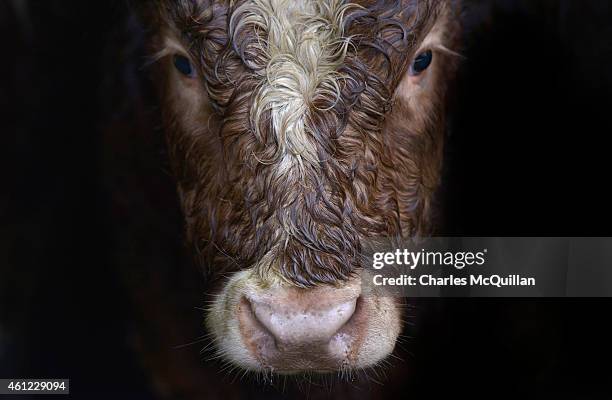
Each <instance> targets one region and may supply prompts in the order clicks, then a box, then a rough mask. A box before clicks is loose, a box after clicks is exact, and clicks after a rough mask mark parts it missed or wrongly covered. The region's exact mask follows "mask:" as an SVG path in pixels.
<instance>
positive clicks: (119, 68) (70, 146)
mask: <svg viewBox="0 0 612 400" xmlns="http://www.w3.org/2000/svg"><path fill="white" fill-rule="evenodd" d="M127 15H128V8H127V6H126V5H125V4H124V3H123V2H121V1H109V2H84V1H72V0H70V1H69V0H64V1H54V0H49V1H45V2H20V1H13V2H10V1H5V2H2V3H1V4H0V30H1V32H0V43H2V46H1V48H2V52H3V55H2V57H1V60H0V110H1V113H2V114H1V115H2V120H1V121H0V130H1V132H2V139H1V141H0V143H1V144H2V145H1V146H0V154H1V157H0V171H1V175H0V178H1V181H0V182H1V185H2V189H1V190H0V377H58V378H59V377H68V378H71V380H72V385H73V393H74V397H79V398H108V396H110V395H111V394H115V395H116V397H120V396H119V395H118V393H120V394H122V395H123V396H124V397H129V398H132V399H137V398H143V399H144V398H155V390H154V389H153V385H152V383H151V381H150V379H149V378H148V375H147V371H146V369H145V368H143V367H141V363H140V362H139V359H138V356H137V355H136V353H135V352H134V351H133V350H132V348H131V346H130V342H129V340H128V337H129V330H130V329H132V328H131V325H130V322H129V317H128V315H129V312H128V311H127V310H126V309H127V307H128V306H127V304H128V303H129V302H128V300H127V296H128V295H127V294H126V293H125V291H124V290H122V285H121V284H120V279H119V273H118V272H117V269H116V268H115V267H114V265H113V263H114V261H113V260H114V258H113V257H114V256H113V254H114V250H113V248H114V247H115V246H116V238H115V233H114V232H115V231H114V230H113V228H112V224H110V223H109V221H111V220H113V219H116V218H117V215H116V213H115V212H114V208H113V206H112V200H111V199H112V198H113V195H112V193H111V191H112V188H109V186H108V185H107V184H106V182H107V178H106V174H107V169H108V168H107V165H108V160H106V159H105V152H104V151H102V150H101V148H102V147H103V146H104V145H105V143H106V142H105V140H104V139H103V137H102V132H103V129H104V126H105V123H106V121H108V120H109V114H112V113H116V112H117V109H119V110H121V109H122V107H128V106H125V105H124V104H123V103H129V99H130V98H132V97H130V96H121V95H118V94H117V92H116V90H117V89H115V88H116V87H122V88H125V87H126V86H127V87H128V88H129V85H130V81H131V79H132V78H131V77H132V76H133V75H134V74H135V75H137V74H139V73H141V72H142V70H141V69H140V67H139V65H140V61H136V62H135V64H130V62H128V59H131V58H130V57H127V56H125V55H124V54H123V53H121V52H117V51H115V49H117V48H119V47H121V46H123V45H127V46H128V47H129V46H132V45H131V44H130V42H129V41H128V42H127V43H126V42H125V41H122V39H121V38H123V36H121V35H119V34H117V32H118V31H121V30H122V29H123V27H124V26H125V24H124V21H125V20H126V16H127ZM611 21H612V10H611V5H610V3H609V2H608V1H604V0H602V1H588V2H583V1H497V2H476V3H474V4H472V5H471V7H470V8H468V10H467V11H466V22H465V25H466V30H467V32H466V37H465V43H466V46H465V51H464V54H465V56H466V59H465V60H464V64H463V66H462V68H461V70H460V73H459V79H458V82H457V87H456V91H455V94H454V96H453V99H454V100H453V105H454V112H453V114H452V115H453V117H452V119H451V121H450V123H449V132H450V136H449V141H448V146H447V162H446V165H445V176H444V184H443V196H442V197H441V198H442V199H443V203H444V209H445V215H446V223H445V225H444V228H443V231H444V232H445V233H447V234H457V235H471V236H611V233H612V228H611V223H612V211H610V206H611V205H612V195H611V194H610V190H609V187H610V181H611V180H612V179H611V178H610V170H611V168H610V160H611V157H610V155H609V152H610V147H609V142H610V141H609V140H608V137H609V135H611V134H612V129H611V128H612V122H611V121H612V102H611V100H610V94H611V93H612V65H611V64H612V63H611V61H612V39H611V38H612V22H611ZM132 39H133V41H134V43H135V44H134V45H133V47H134V48H136V49H137V48H138V42H139V38H132ZM132 53H134V54H136V56H137V57H136V59H137V60H138V54H139V53H138V50H133V51H132ZM134 65H136V67H134ZM126 69H127V70H129V71H131V72H128V73H125V72H124V70H126ZM125 74H127V75H128V77H127V78H126V76H125ZM130 74H132V75H130ZM117 80H120V81H122V84H121V85H117V84H116V83H115V81H117ZM125 82H127V84H126V83H125ZM139 96H140V98H142V97H147V94H146V93H145V95H143V94H140V95H139ZM146 103H147V102H146V101H145V104H146ZM158 142H161V140H159V138H157V139H154V140H153V143H155V144H157V143H158ZM159 154H160V157H159V158H160V160H161V161H160V164H159V171H157V172H156V173H160V174H161V175H163V176H166V175H167V174H166V173H165V172H164V169H165V164H164V161H163V160H164V157H163V149H162V148H161V146H160V150H159ZM160 182H161V183H160V185H167V187H168V191H169V192H171V190H172V188H171V181H170V179H161V180H160ZM135 189H136V190H137V188H135ZM177 218H180V217H178V214H177ZM176 224H180V220H179V221H178V222H176ZM133 240H135V241H137V240H140V239H139V238H134V239H133ZM416 303H417V304H416V305H417V311H416V312H415V313H416V314H418V318H416V321H418V323H417V324H416V326H414V327H409V328H408V329H409V331H410V332H409V333H410V335H411V336H414V339H412V340H411V341H410V343H409V344H408V345H407V346H406V347H408V350H406V351H405V352H406V354H405V355H407V357H406V358H407V359H408V361H407V362H408V363H410V364H411V365H412V368H411V372H410V376H406V380H408V381H410V384H409V386H408V387H409V389H410V393H396V394H397V395H400V394H402V395H415V396H417V397H418V395H421V394H422V395H427V397H429V396H431V395H440V394H449V395H457V394H459V393H463V394H472V395H478V394H480V395H483V394H484V395H489V396H492V397H498V396H501V397H504V396H505V395H508V396H509V395H513V394H521V395H524V396H527V397H531V396H535V395H538V396H539V397H549V396H550V397H552V396H553V395H554V396H555V397H569V398H604V397H607V396H609V395H610V383H609V378H610V372H611V370H610V367H609V365H610V359H611V357H612V351H611V349H612V346H611V345H610V337H612V330H610V328H609V327H608V325H609V324H608V320H609V318H610V306H611V305H612V302H610V301H609V299H538V300H535V299H515V300H508V299H454V300H453V299H446V300H440V299H438V300H424V299H421V300H418V301H417V302H416ZM198 305H200V304H194V306H198ZM196 317H197V316H196ZM172 344H175V343H172ZM196 350H197V349H194V351H196ZM109 382H112V384H111V385H109ZM220 384H229V383H220ZM79 395H81V396H79ZM268 395H270V393H268ZM606 395H607V396H606ZM252 396H253V397H259V395H258V394H257V393H253V394H252ZM364 396H367V392H366V393H364Z"/></svg>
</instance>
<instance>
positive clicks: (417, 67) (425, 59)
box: [410, 50, 433, 75]
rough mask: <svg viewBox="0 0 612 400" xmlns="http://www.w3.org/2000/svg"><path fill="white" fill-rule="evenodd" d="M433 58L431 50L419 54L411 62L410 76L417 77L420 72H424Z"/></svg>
mask: <svg viewBox="0 0 612 400" xmlns="http://www.w3.org/2000/svg"><path fill="white" fill-rule="evenodd" d="M432 58H433V53H432V52H431V50H426V51H424V52H422V53H419V54H418V55H417V56H416V57H415V58H414V61H413V62H412V65H411V66H410V73H411V75H419V74H420V73H421V72H423V71H425V70H426V69H427V67H429V65H430V64H431V60H432Z"/></svg>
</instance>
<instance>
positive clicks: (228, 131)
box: [151, 0, 458, 287]
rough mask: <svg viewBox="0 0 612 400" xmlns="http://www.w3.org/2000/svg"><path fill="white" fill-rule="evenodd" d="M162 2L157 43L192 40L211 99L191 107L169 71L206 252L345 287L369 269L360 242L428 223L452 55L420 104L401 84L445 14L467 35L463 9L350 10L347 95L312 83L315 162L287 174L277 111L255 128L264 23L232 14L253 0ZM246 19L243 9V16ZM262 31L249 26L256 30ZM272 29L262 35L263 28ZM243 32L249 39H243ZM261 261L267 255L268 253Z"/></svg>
mask: <svg viewBox="0 0 612 400" xmlns="http://www.w3.org/2000/svg"><path fill="white" fill-rule="evenodd" d="M197 3H199V4H196V2H192V1H178V2H165V1H158V2H156V7H155V9H154V10H152V11H153V14H151V15H154V16H155V17H154V18H152V20H153V21H155V22H154V24H155V29H156V35H155V38H156V40H157V42H155V41H154V49H155V50H159V48H160V46H162V41H163V38H164V37H165V36H167V35H168V32H173V33H174V34H175V35H177V36H178V37H179V38H180V40H182V41H183V45H184V47H185V48H187V49H188V50H189V53H190V55H191V58H192V59H193V60H195V62H196V68H197V69H198V74H199V77H201V78H199V79H200V81H199V83H198V84H197V85H201V87H200V88H197V89H196V90H199V89H203V90H202V93H204V92H205V93H206V98H205V99H202V98H199V100H198V104H199V105H200V106H201V107H200V108H199V109H198V110H196V111H194V112H190V113H186V112H185V111H184V107H181V106H177V102H176V99H175V97H176V96H175V95H173V93H172V89H171V88H169V86H171V85H173V84H174V82H173V80H172V79H171V78H170V72H169V71H168V69H169V68H172V66H171V62H160V63H159V66H160V69H159V71H158V72H159V75H158V78H159V79H160V80H161V81H165V82H164V83H161V84H160V88H161V91H160V93H161V97H162V99H163V101H164V102H165V105H164V106H163V107H162V110H163V117H164V121H165V125H166V132H167V142H168V146H169V149H170V155H171V160H172V164H173V169H174V173H175V176H176V178H177V180H178V186H179V193H180V194H181V199H182V206H183V210H184V214H185V217H186V221H187V232H188V238H189V241H190V243H192V244H193V245H194V247H195V249H196V251H197V254H199V255H200V256H201V259H202V261H203V262H204V263H205V264H207V265H210V266H213V267H214V269H215V271H222V270H223V271H228V270H237V269H241V268H247V267H252V266H256V265H257V266H258V271H259V273H260V274H261V275H262V276H266V275H268V274H270V273H272V274H275V275H278V276H279V277H280V278H282V279H284V280H285V281H288V282H290V283H291V284H294V285H297V286H300V287H312V286H315V285H319V284H334V283H337V282H339V281H343V280H346V279H347V278H348V277H350V276H351V275H352V274H353V272H354V271H355V270H356V269H358V268H360V267H362V259H361V256H360V254H361V241H362V240H363V239H364V238H368V237H373V236H387V237H388V236H391V237H401V236H407V235H417V234H423V233H426V232H427V231H428V229H429V227H430V220H431V215H432V198H433V195H434V192H435V190H436V187H437V185H438V181H439V171H440V165H441V155H442V143H443V127H444V93H445V91H446V90H445V89H446V88H445V86H446V81H447V80H446V77H447V76H448V75H450V74H451V72H452V69H453V68H454V64H455V60H454V59H453V57H452V56H449V55H446V54H436V57H440V58H442V60H438V61H437V64H436V65H437V66H436V68H435V71H432V77H431V79H432V80H433V82H430V84H432V85H433V86H434V88H435V89H434V90H431V91H429V92H428V93H427V95H426V97H425V98H422V99H419V106H420V108H419V110H426V114H425V115H418V114H416V113H415V110H416V108H415V107H414V106H411V105H410V104H409V100H408V99H405V98H402V97H401V96H398V95H397V94H396V88H397V86H398V85H399V83H400V82H401V81H402V78H403V77H404V76H405V75H406V73H407V69H408V67H409V65H410V62H411V60H412V57H413V55H414V52H415V51H416V50H417V48H418V45H419V43H420V41H421V40H422V39H423V38H424V36H425V35H426V34H427V33H428V32H429V31H430V30H431V29H432V27H433V25H434V23H436V21H439V20H440V19H441V18H443V19H446V20H447V21H446V22H445V23H446V24H447V25H448V29H447V32H448V33H447V37H445V43H444V45H445V46H446V47H450V48H451V49H452V48H453V46H455V45H456V42H457V32H458V30H457V27H456V26H455V22H454V21H455V18H454V16H453V13H454V12H456V9H455V8H453V7H451V6H450V5H449V3H448V2H442V1H404V2H386V1H379V2H369V1H368V2H363V1H362V2H360V5H361V6H363V7H361V8H355V9H351V10H350V11H349V12H348V13H347V15H346V16H345V18H344V20H343V21H344V27H343V29H344V32H345V35H346V37H348V38H350V43H349V45H348V46H347V50H346V51H347V53H346V55H345V59H344V62H343V64H342V65H341V66H340V68H339V70H338V72H339V73H341V74H342V76H344V77H345V78H344V79H339V80H338V85H339V89H340V93H341V96H340V98H339V99H338V98H335V97H334V96H329V95H328V94H327V93H326V92H324V91H315V92H314V94H313V96H311V97H310V98H309V99H308V103H307V105H308V110H307V115H306V126H307V128H308V130H307V132H308V135H309V141H310V143H311V144H313V145H314V148H315V149H316V155H317V158H318V162H316V163H314V164H308V165H305V166H304V167H303V168H302V169H301V170H300V174H279V173H278V165H277V164H278V163H277V162H269V163H268V162H263V161H262V160H275V155H276V154H277V153H278V147H279V146H280V143H279V142H278V140H275V135H274V132H271V128H270V124H269V123H268V122H269V119H270V115H269V111H268V112H266V113H264V116H263V118H262V119H261V120H260V121H261V122H259V123H260V126H259V127H258V129H256V127H255V126H252V121H253V119H252V118H251V115H250V112H251V111H250V110H251V108H252V102H253V96H254V94H255V93H256V90H257V88H258V86H259V85H260V84H261V79H262V78H261V74H260V73H259V72H258V68H262V63H263V60H262V59H261V58H262V55H261V54H260V53H258V51H257V49H258V46H257V45H256V43H257V41H258V40H260V39H261V38H260V37H258V36H257V35H255V34H253V32H255V31H254V30H248V29H247V28H248V27H247V28H244V31H240V32H237V33H236V34H235V35H234V36H233V37H234V41H233V42H232V41H230V35H229V33H228V29H229V28H228V25H229V17H230V16H231V15H232V12H233V10H234V9H235V8H237V7H238V6H239V5H240V4H241V3H242V2H234V4H233V5H231V6H230V5H228V4H225V3H217V2H214V4H213V3H211V2H209V1H206V0H205V1H201V2H197ZM238 18H239V17H238ZM251 28H252V27H251ZM260 35H265V32H260ZM236 39H239V40H236ZM262 260H269V262H267V263H262Z"/></svg>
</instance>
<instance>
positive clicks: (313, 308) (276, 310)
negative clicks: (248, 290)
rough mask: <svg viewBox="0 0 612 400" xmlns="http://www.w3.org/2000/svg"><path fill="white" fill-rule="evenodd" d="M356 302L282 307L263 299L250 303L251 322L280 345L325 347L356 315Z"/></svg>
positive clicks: (291, 304)
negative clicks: (255, 323)
mask: <svg viewBox="0 0 612 400" xmlns="http://www.w3.org/2000/svg"><path fill="white" fill-rule="evenodd" d="M356 300H357V299H351V300H346V301H342V302H337V303H334V302H333V301H330V300H329V299H328V300H327V301H325V299H321V302H320V303H318V304H312V302H310V303H309V304H307V305H306V306H301V305H300V304H299V302H297V304H296V302H291V303H289V304H283V303H282V302H277V301H274V299H266V301H261V300H260V301H257V300H250V301H249V303H250V307H251V310H252V312H253V316H254V318H255V319H256V320H257V322H258V323H259V324H260V325H261V326H262V327H263V328H265V330H267V331H268V332H269V333H270V334H271V335H272V336H273V337H274V339H275V341H276V342H277V344H281V345H303V344H310V343H328V342H329V341H330V340H331V338H332V337H333V335H334V334H335V333H336V332H338V330H340V329H341V328H342V326H344V324H346V323H347V321H348V320H349V319H350V318H351V316H352V315H353V313H354V312H355V307H356Z"/></svg>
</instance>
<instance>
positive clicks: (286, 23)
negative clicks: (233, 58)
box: [230, 0, 356, 175]
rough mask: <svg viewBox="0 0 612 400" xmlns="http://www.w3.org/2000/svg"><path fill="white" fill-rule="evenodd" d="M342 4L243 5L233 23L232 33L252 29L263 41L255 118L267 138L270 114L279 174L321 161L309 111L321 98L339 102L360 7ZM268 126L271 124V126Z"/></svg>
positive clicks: (285, 0)
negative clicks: (351, 20)
mask: <svg viewBox="0 0 612 400" xmlns="http://www.w3.org/2000/svg"><path fill="white" fill-rule="evenodd" d="M343 3H344V2H343V1H340V0H327V1H325V0H253V1H248V2H246V3H244V4H242V5H241V6H240V7H238V8H237V9H236V10H235V11H234V13H233V16H232V21H230V29H231V35H232V36H233V37H235V35H236V33H237V32H239V31H241V30H242V29H252V30H253V33H254V34H257V35H258V37H260V38H261V40H260V42H259V49H258V50H259V51H260V52H261V54H262V55H263V60H264V61H263V62H264V63H265V65H261V67H262V68H260V69H258V73H260V74H261V85H260V87H259V88H258V90H257V92H256V93H255V95H254V96H255V97H254V102H253V106H252V109H251V119H252V122H253V126H254V127H255V131H256V132H255V134H256V135H257V136H258V138H259V139H260V140H261V139H262V134H261V132H260V129H259V127H260V123H261V121H262V118H263V115H264V113H266V112H268V111H269V112H270V114H271V120H270V121H269V123H270V128H271V130H272V132H273V135H274V136H273V137H274V140H275V142H276V146H277V151H276V154H275V157H274V158H273V159H271V160H264V159H259V161H260V162H262V163H270V164H272V163H277V165H278V170H277V172H278V174H279V175H287V174H291V173H292V172H293V170H294V167H297V168H298V171H302V169H303V168H304V164H305V163H309V164H315V163H317V162H318V159H317V154H316V147H315V144H314V143H313V141H312V139H311V135H310V132H309V127H308V124H307V123H306V118H307V113H308V110H309V108H310V104H311V101H312V99H313V98H314V96H315V95H324V96H329V97H330V98H336V99H337V98H339V96H340V93H339V91H340V89H339V85H338V80H339V79H341V77H340V74H339V73H338V72H337V69H338V67H339V66H340V65H341V64H342V62H343V60H344V55H345V53H346V47H347V45H348V40H347V39H346V38H345V37H344V35H343V34H344V32H343V28H342V27H343V21H342V20H343V17H344V15H345V13H346V11H347V9H348V8H350V7H356V5H354V4H343ZM266 123H267V122H266Z"/></svg>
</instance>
